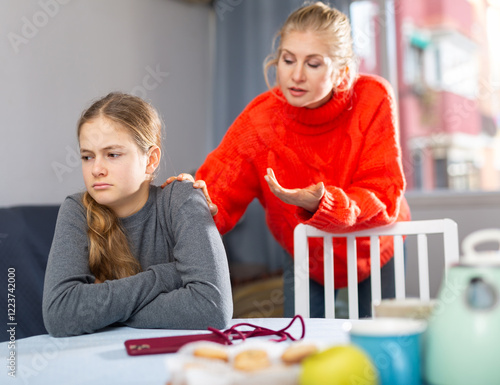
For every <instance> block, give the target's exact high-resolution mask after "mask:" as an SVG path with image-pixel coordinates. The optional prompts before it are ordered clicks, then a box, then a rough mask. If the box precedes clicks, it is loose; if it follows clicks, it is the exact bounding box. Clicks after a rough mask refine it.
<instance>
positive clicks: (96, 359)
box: [0, 318, 363, 385]
mask: <svg viewBox="0 0 500 385" xmlns="http://www.w3.org/2000/svg"><path fill="white" fill-rule="evenodd" d="M290 321H291V319H288V318H287V319H284V318H259V319H235V320H233V321H232V325H234V324H237V323H240V322H248V323H252V324H255V325H259V326H262V327H266V328H270V329H274V330H278V329H282V328H284V327H286V326H287V325H288V324H289V323H290ZM305 322H306V335H305V339H307V340H311V341H316V342H321V343H322V344H325V343H326V344H331V345H336V344H342V343H347V342H348V341H349V336H348V333H347V331H346V327H347V326H348V325H349V324H350V323H351V322H363V321H347V320H343V319H306V320H305ZM301 330H302V329H301V324H300V322H299V320H296V321H295V323H294V324H293V325H292V327H291V328H290V329H289V330H288V331H289V332H290V333H291V334H292V335H293V336H294V337H297V338H298V337H300V334H301ZM195 333H199V331H193V330H164V329H161V330H159V329H132V328H128V327H120V328H109V329H107V330H105V331H102V332H99V333H94V334H88V335H83V336H77V337H68V338H53V337H50V336H49V335H40V336H35V337H29V338H23V339H20V340H17V341H16V342H15V344H16V345H15V350H16V377H15V378H12V377H10V376H9V375H8V373H9V369H8V368H7V367H6V365H5V363H6V362H7V363H8V361H7V359H6V358H7V357H8V356H9V352H10V350H9V348H8V343H7V342H3V343H0V355H1V357H2V358H3V362H4V364H2V365H1V368H2V369H0V370H1V372H0V383H1V384H30V385H37V384H51V385H56V384H57V385H58V384H67V385H78V384H92V385H99V384H106V385H109V384H121V385H123V384H158V385H165V383H166V382H167V380H168V378H169V375H168V373H167V370H166V366H165V360H166V357H168V355H167V354H157V355H146V356H135V357H131V356H129V355H127V352H126V351H125V346H124V342H125V340H128V339H137V338H151V337H164V336H174V335H183V334H195ZM262 338H265V339H270V337H262Z"/></svg>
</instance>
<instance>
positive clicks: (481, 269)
mask: <svg viewBox="0 0 500 385" xmlns="http://www.w3.org/2000/svg"><path fill="white" fill-rule="evenodd" d="M492 241H493V242H495V243H497V244H499V245H500V230H497V229H486V230H480V231H477V232H475V233H472V234H471V235H469V236H468V237H467V238H466V239H464V241H463V243H462V249H463V252H464V255H463V256H462V257H461V258H460V262H459V263H458V264H456V265H454V266H451V267H449V269H448V270H447V273H446V276H445V279H444V280H443V284H442V286H441V289H440V291H439V294H438V300H437V304H436V307H435V309H434V311H433V313H432V315H431V317H430V318H429V320H428V327H427V331H426V334H425V335H424V346H423V357H422V362H423V368H422V370H423V377H424V379H425V381H426V383H428V384H430V385H471V384H480V385H499V384H500V252H499V251H498V250H497V251H486V252H485V251H482V252H480V251H477V250H476V246H477V245H479V244H481V243H491V242H492Z"/></svg>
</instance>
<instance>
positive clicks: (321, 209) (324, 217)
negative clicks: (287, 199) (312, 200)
mask: <svg viewBox="0 0 500 385" xmlns="http://www.w3.org/2000/svg"><path fill="white" fill-rule="evenodd" d="M334 205H335V199H334V198H333V194H332V193H330V192H328V191H325V194H324V195H323V198H321V201H320V202H319V206H318V209H317V210H316V212H315V213H311V212H310V211H307V210H306V209H303V208H302V207H297V210H296V215H297V218H298V219H299V222H301V223H304V224H306V225H311V226H313V227H316V228H318V229H321V228H325V227H327V226H328V225H329V224H331V222H332V218H331V214H330V215H328V214H327V213H331V212H332V211H333V210H334Z"/></svg>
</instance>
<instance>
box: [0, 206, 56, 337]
mask: <svg viewBox="0 0 500 385" xmlns="http://www.w3.org/2000/svg"><path fill="white" fill-rule="evenodd" d="M58 211H59V206H19V207H10V208H1V209H0V287H1V291H0V304H1V305H0V309H2V312H3V315H2V317H3V319H4V320H7V321H6V322H10V321H8V319H7V313H8V310H7V309H8V295H7V294H14V295H15V298H14V299H15V323H17V325H15V326H14V327H15V338H16V339H19V338H24V337H30V336H33V335H37V334H45V333H47V330H46V329H45V327H44V325H43V319H42V293H43V279H44V275H45V267H46V265H47V257H48V255H49V250H50V245H51V243H52V237H53V235H54V228H55V224H56V219H57V213H58ZM12 268H13V269H15V291H14V293H11V292H10V291H8V288H9V286H8V283H9V276H8V272H9V271H12ZM9 269H10V270H9ZM11 281H12V280H11ZM10 288H11V289H12V286H10ZM11 291H12V290H11ZM11 300H12V297H11ZM11 304H12V302H11ZM11 309H12V306H11ZM4 326H5V323H4ZM8 327H10V326H8ZM9 338H10V334H8V333H7V328H4V330H3V332H2V333H0V342H3V341H7V340H8V339H9Z"/></svg>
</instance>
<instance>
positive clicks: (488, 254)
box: [459, 229, 500, 267]
mask: <svg viewBox="0 0 500 385" xmlns="http://www.w3.org/2000/svg"><path fill="white" fill-rule="evenodd" d="M488 242H489V243H491V242H493V243H496V244H497V245H498V248H497V249H496V250H487V251H478V250H476V246H477V245H479V244H481V243H488ZM462 250H463V252H464V255H463V256H462V258H460V263H459V265H460V266H491V267H500V229H483V230H478V231H475V232H473V233H471V234H469V235H468V236H467V237H465V238H464V240H463V241H462Z"/></svg>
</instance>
